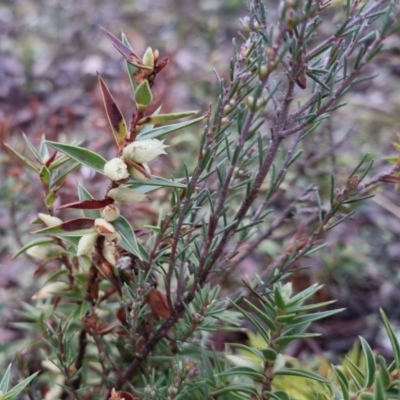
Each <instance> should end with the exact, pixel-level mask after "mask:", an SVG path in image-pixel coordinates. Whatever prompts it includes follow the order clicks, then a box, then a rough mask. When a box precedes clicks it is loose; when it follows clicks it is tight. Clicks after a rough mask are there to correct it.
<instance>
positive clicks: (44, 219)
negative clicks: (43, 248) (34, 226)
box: [38, 213, 62, 226]
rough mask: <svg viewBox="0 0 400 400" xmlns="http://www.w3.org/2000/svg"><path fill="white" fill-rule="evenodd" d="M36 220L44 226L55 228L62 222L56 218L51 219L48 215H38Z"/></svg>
mask: <svg viewBox="0 0 400 400" xmlns="http://www.w3.org/2000/svg"><path fill="white" fill-rule="evenodd" d="M38 218H39V219H40V220H41V221H42V222H43V223H44V224H45V225H46V226H57V225H60V224H62V220H61V219H60V218H57V217H53V216H52V215H49V214H42V213H39V214H38Z"/></svg>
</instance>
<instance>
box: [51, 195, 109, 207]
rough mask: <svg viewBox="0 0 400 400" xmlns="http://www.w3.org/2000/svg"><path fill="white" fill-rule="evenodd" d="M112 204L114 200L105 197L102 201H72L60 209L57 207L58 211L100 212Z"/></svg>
mask: <svg viewBox="0 0 400 400" xmlns="http://www.w3.org/2000/svg"><path fill="white" fill-rule="evenodd" d="M112 203H114V200H113V199H111V198H110V197H106V198H105V199H102V200H96V199H89V200H82V201H74V202H73V203H68V204H64V205H63V206H61V207H58V209H59V210H61V209H64V208H76V209H78V210H101V209H102V208H104V207H105V206H108V205H109V204H112Z"/></svg>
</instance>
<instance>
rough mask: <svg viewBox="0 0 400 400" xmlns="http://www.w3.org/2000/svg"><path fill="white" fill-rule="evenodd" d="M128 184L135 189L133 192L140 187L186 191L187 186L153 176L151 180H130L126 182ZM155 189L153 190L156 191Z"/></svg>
mask: <svg viewBox="0 0 400 400" xmlns="http://www.w3.org/2000/svg"><path fill="white" fill-rule="evenodd" d="M128 184H129V187H130V188H131V189H135V190H138V187H141V186H157V188H159V187H171V188H176V189H186V188H187V185H186V184H185V183H180V182H176V181H173V180H169V179H163V178H160V177H155V176H153V178H152V179H147V180H145V181H139V180H137V179H133V178H130V179H129V181H128ZM157 188H153V190H154V189H157ZM141 192H142V191H141ZM142 193H145V192H142Z"/></svg>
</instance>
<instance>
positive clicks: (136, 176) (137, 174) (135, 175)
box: [128, 163, 151, 181]
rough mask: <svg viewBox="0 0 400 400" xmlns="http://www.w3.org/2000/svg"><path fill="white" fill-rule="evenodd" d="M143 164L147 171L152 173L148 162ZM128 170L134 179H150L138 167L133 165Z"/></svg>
mask: <svg viewBox="0 0 400 400" xmlns="http://www.w3.org/2000/svg"><path fill="white" fill-rule="evenodd" d="M141 165H142V167H143V168H144V169H145V170H146V172H148V173H149V175H151V170H150V167H149V166H148V165H147V164H146V163H145V164H141ZM128 171H129V174H130V175H131V177H132V178H133V179H137V180H138V181H145V180H147V179H149V178H148V177H147V176H146V175H144V174H142V173H141V172H140V171H139V170H138V169H137V168H135V167H132V166H131V165H129V166H128Z"/></svg>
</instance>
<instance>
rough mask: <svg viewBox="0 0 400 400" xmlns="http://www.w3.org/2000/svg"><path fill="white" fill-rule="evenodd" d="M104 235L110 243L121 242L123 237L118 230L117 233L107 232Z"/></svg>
mask: <svg viewBox="0 0 400 400" xmlns="http://www.w3.org/2000/svg"><path fill="white" fill-rule="evenodd" d="M104 237H105V238H106V240H107V242H110V243H115V244H118V243H121V240H122V237H121V235H120V234H119V233H118V232H115V233H106V234H104Z"/></svg>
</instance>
